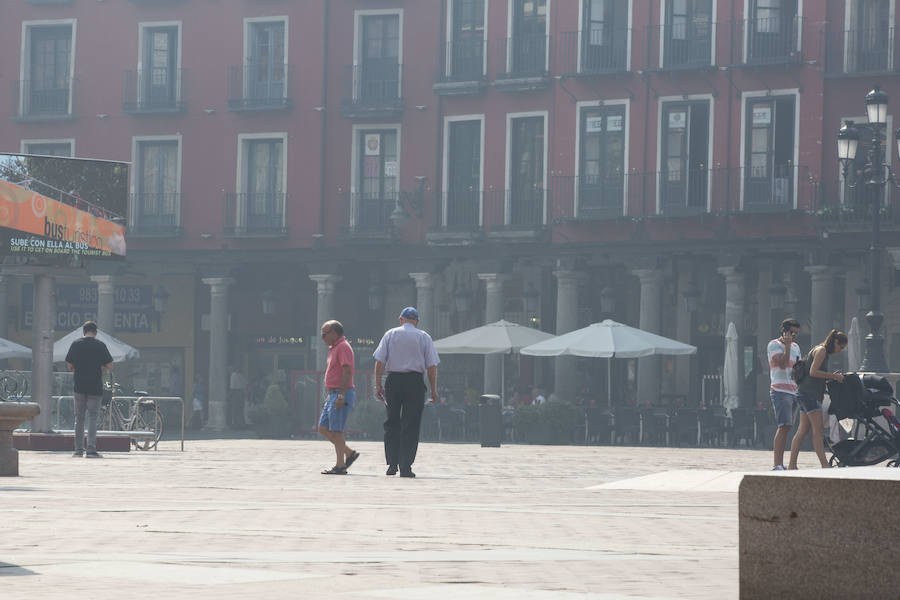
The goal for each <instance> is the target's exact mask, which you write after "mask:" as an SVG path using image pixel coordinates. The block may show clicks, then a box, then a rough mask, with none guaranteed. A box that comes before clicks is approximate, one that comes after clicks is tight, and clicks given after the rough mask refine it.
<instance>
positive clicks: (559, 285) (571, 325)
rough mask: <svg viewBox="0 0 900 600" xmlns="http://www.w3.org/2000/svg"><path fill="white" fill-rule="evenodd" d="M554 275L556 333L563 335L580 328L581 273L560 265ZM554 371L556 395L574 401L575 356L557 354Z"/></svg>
mask: <svg viewBox="0 0 900 600" xmlns="http://www.w3.org/2000/svg"><path fill="white" fill-rule="evenodd" d="M553 275H554V276H555V277H556V334H557V335H561V334H563V333H569V332H570V331H574V330H575V329H577V328H578V280H579V274H578V272H577V271H573V270H570V269H566V268H562V267H560V268H557V269H556V270H555V271H553ZM554 372H555V376H554V379H555V382H556V383H555V386H554V387H555V389H554V391H555V392H556V395H557V396H558V397H559V398H560V399H561V400H569V401H570V402H574V401H575V391H576V389H575V384H576V381H575V357H573V356H557V357H556V362H555V365H554ZM538 383H539V384H540V382H538ZM545 391H547V392H549V390H545Z"/></svg>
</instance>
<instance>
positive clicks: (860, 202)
mask: <svg viewBox="0 0 900 600" xmlns="http://www.w3.org/2000/svg"><path fill="white" fill-rule="evenodd" d="M885 192H887V193H888V197H887V198H885ZM816 199H817V203H816V204H815V205H814V206H812V209H813V211H814V213H815V215H816V217H817V218H818V220H819V223H821V224H822V225H823V226H825V227H828V228H833V229H841V230H848V231H858V232H869V231H871V229H872V216H873V215H872V207H873V206H877V205H878V204H879V203H880V204H881V226H882V227H884V228H886V229H898V228H900V194H898V193H897V191H896V190H893V189H891V188H890V187H889V186H888V187H887V189H885V188H882V187H877V188H874V189H873V188H870V187H867V186H865V185H860V186H859V187H856V188H851V187H850V186H848V185H846V184H844V182H843V181H841V180H840V177H839V176H838V175H837V174H835V175H834V176H833V177H831V178H830V179H828V180H827V181H825V182H822V183H821V184H820V192H819V194H817V197H816Z"/></svg>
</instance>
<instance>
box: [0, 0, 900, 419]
mask: <svg viewBox="0 0 900 600" xmlns="http://www.w3.org/2000/svg"><path fill="white" fill-rule="evenodd" d="M895 23H896V11H895V2H894V0H829V1H828V2H810V1H809V0H733V1H732V0H729V1H727V2H725V1H721V0H650V1H641V2H638V1H635V0H630V1H629V0H616V1H613V0H577V1H576V0H571V1H565V2H564V1H563V0H428V1H421V0H420V1H416V2H411V1H408V0H407V1H403V0H393V1H389V0H332V1H327V0H298V1H288V0H266V1H261V0H244V1H238V2H234V3H229V5H228V6H227V7H226V6H216V7H215V8H214V9H213V8H211V7H209V6H206V5H204V4H203V3H201V2H198V1H196V0H187V1H183V2H150V1H148V0H130V1H126V0H117V1H115V2H105V3H102V4H97V3H88V2H85V1H84V0H71V1H68V2H59V1H56V2H42V1H40V0H30V1H25V2H20V3H16V4H15V5H14V6H10V7H7V8H5V9H4V19H3V24H2V25H0V30H2V33H3V35H2V38H0V39H3V40H5V42H3V49H4V51H3V52H2V53H0V76H2V81H3V85H4V86H6V87H7V89H8V90H9V93H7V94H5V95H0V98H6V101H5V102H2V101H0V106H3V107H4V109H5V110H3V111H2V112H3V113H6V114H8V115H9V116H10V118H9V119H8V120H7V121H6V123H5V124H4V125H3V126H2V127H0V149H3V150H5V151H25V152H32V153H61V154H70V155H75V156H85V157H95V158H109V159H117V160H129V161H131V162H132V164H133V168H132V189H131V191H132V203H131V207H130V210H131V213H130V222H129V230H130V238H129V262H128V263H127V266H126V268H124V269H118V270H116V271H106V270H104V271H103V272H100V271H99V270H98V271H96V272H94V271H92V274H93V276H95V277H97V276H98V275H99V276H100V277H112V278H113V280H114V281H115V282H116V285H117V284H119V283H121V284H122V285H124V284H126V283H128V282H132V281H137V280H141V281H148V282H151V283H152V284H153V285H154V286H156V288H155V289H157V290H158V289H159V286H160V285H161V286H163V287H165V289H166V290H167V293H169V294H172V293H177V294H180V295H178V297H177V300H178V306H177V310H179V311H183V312H185V313H186V314H188V315H189V316H190V319H188V322H189V323H190V325H189V326H188V327H184V326H179V327H175V326H173V325H166V324H167V323H169V322H170V321H171V319H170V318H169V317H166V316H162V317H161V318H160V322H161V323H162V325H160V327H159V331H157V332H151V333H148V334H143V333H141V334H139V333H135V334H134V336H133V337H130V338H129V335H128V334H127V333H123V337H125V338H126V339H129V341H133V342H134V343H135V344H136V345H139V346H141V347H145V348H149V349H153V348H156V349H158V355H159V356H160V357H161V358H160V360H159V363H160V364H161V365H162V364H163V363H165V360H166V359H165V358H164V356H167V354H166V352H164V351H163V349H165V348H176V349H178V353H180V354H179V355H180V356H181V357H182V358H181V359H180V363H179V365H180V367H181V368H182V369H183V371H182V372H183V373H185V375H186V378H187V380H188V382H190V381H191V380H192V379H194V378H196V376H198V375H199V376H200V377H201V378H203V379H206V378H207V377H209V386H210V390H211V391H214V390H215V389H216V386H222V385H224V383H223V382H224V374H223V373H222V371H223V370H224V364H223V361H228V362H230V363H234V364H237V365H239V366H240V367H241V368H242V369H243V370H244V371H245V372H247V373H248V374H249V375H250V376H251V378H253V377H254V376H255V375H257V374H267V373H271V372H275V373H278V371H282V372H284V377H285V378H286V379H287V378H291V377H292V375H291V373H295V375H294V376H293V377H294V379H292V380H296V381H301V380H302V377H303V375H302V372H304V371H310V370H314V369H315V367H316V364H317V362H316V361H319V362H321V360H322V356H323V354H322V350H323V349H322V348H321V347H319V346H321V344H318V341H317V339H316V331H317V323H318V322H321V321H322V320H324V319H325V318H331V317H334V316H337V318H339V319H341V320H342V321H344V322H345V325H347V326H348V330H349V331H351V332H353V333H354V337H355V338H358V342H359V345H360V346H361V347H364V346H365V342H366V340H371V339H377V337H378V336H379V335H380V333H381V331H382V330H383V329H384V328H385V327H388V326H390V325H391V323H392V322H393V320H394V318H395V313H396V312H397V311H398V310H399V308H400V307H402V306H404V305H406V304H413V303H415V304H417V305H418V306H419V308H420V311H421V312H422V313H423V326H424V327H425V328H426V329H428V330H429V331H431V332H432V334H433V335H434V336H435V337H442V336H444V335H448V334H451V333H453V332H455V331H459V330H461V329H463V328H465V327H468V326H474V325H477V324H480V323H483V322H490V321H495V320H497V319H499V318H501V317H503V318H507V319H510V320H518V321H521V322H529V323H532V324H534V325H538V326H540V327H542V328H544V329H546V330H548V331H555V332H565V331H568V330H571V329H574V328H577V327H580V326H583V325H586V324H588V323H590V322H594V321H598V320H601V319H603V318H613V319H615V320H618V321H622V322H626V323H629V324H633V325H637V326H640V327H642V328H644V329H648V330H651V331H657V332H659V333H661V334H663V335H667V336H670V337H674V338H677V339H680V340H682V341H686V342H690V343H693V344H695V345H697V346H698V347H699V349H700V351H699V353H698V355H697V356H696V357H694V358H679V359H677V360H669V359H665V360H660V359H658V358H647V359H641V360H639V361H637V363H636V364H631V363H628V362H623V364H620V365H617V366H616V369H617V370H618V373H617V374H616V376H615V381H616V385H615V386H614V395H615V397H614V398H612V399H611V400H612V401H613V403H616V402H625V401H639V402H653V403H658V402H667V401H671V400H673V399H675V398H677V397H682V398H683V399H684V400H685V401H686V402H688V403H697V402H700V401H701V399H703V398H705V399H706V401H707V402H709V401H711V400H712V398H714V397H717V396H718V394H719V391H718V387H717V386H715V385H712V386H711V387H709V389H704V384H703V382H704V381H714V380H715V378H714V377H707V378H704V376H705V375H713V376H715V375H716V374H717V373H718V371H719V370H720V369H721V365H722V360H723V354H724V350H723V348H724V339H723V336H724V332H725V329H726V327H727V325H728V324H729V323H730V322H734V323H735V325H736V328H737V330H738V332H739V335H740V338H741V345H742V346H743V347H744V349H745V350H744V352H743V353H742V356H743V359H742V360H743V371H744V375H745V386H744V389H743V391H742V394H741V402H743V403H745V404H750V403H753V402H755V401H756V400H763V399H765V396H766V389H767V384H766V381H767V373H766V372H765V369H764V362H765V361H764V360H762V361H761V360H760V356H761V355H762V349H764V346H765V343H766V342H767V341H768V340H769V339H770V338H772V337H774V336H775V335H776V334H777V331H776V329H777V323H779V322H780V320H781V319H782V318H784V317H785V316H787V315H794V316H797V317H799V318H800V319H801V321H804V322H805V323H807V325H808V326H807V327H805V328H804V334H805V339H804V340H803V341H804V342H805V343H804V344H803V346H804V347H808V346H809V344H810V342H812V341H818V340H820V339H822V338H824V336H825V334H826V333H827V331H829V330H830V329H831V328H832V327H838V328H842V329H845V330H846V329H847V328H849V321H850V318H852V317H853V316H861V315H862V314H864V312H865V310H866V309H867V308H868V307H867V306H866V305H865V304H866V302H865V297H866V294H865V293H863V291H864V290H865V288H866V282H867V281H870V280H871V279H872V276H871V273H869V272H868V270H869V267H868V264H869V261H868V259H867V250H868V246H869V243H870V238H871V216H872V212H871V199H870V198H869V197H867V196H865V194H863V193H861V190H858V189H854V188H851V187H849V186H848V185H846V183H845V182H844V181H843V179H842V177H841V174H840V168H839V165H838V161H837V158H836V153H835V140H836V132H837V130H838V128H839V127H840V124H841V122H842V120H844V119H851V118H855V120H856V121H857V122H864V121H865V118H864V109H865V107H864V103H863V97H864V95H865V94H866V92H868V91H869V90H870V89H871V88H872V87H873V86H874V85H876V84H878V85H880V86H881V87H882V89H884V90H886V91H887V92H888V93H889V94H890V95H891V96H892V97H895V98H896V97H900V85H898V82H900V78H898V76H897V72H898V63H897V61H898V59H900V55H898V48H897V44H896V42H895V40H894V35H893V34H894V30H895ZM863 131H864V133H865V132H866V131H869V130H868V129H865V128H863ZM892 131H893V120H892V118H891V115H889V119H888V126H887V135H886V139H885V140H884V143H885V144H886V146H885V147H886V148H887V149H890V148H892V147H893V146H894V136H893V133H892ZM864 137H865V136H864ZM868 143H869V144H871V142H868ZM863 146H865V144H863ZM860 154H861V155H862V154H863V153H860ZM888 155H889V156H891V158H890V163H891V164H895V163H896V161H897V158H896V156H895V155H893V152H889V153H888ZM896 197H897V193H896V192H894V193H890V191H889V192H888V194H887V195H886V197H885V200H884V208H883V214H884V215H885V218H884V221H885V222H884V224H883V227H884V228H885V231H884V232H883V238H884V242H883V243H884V244H885V246H886V247H887V248H888V251H886V252H885V253H884V256H883V257H882V260H881V261H880V265H881V268H882V269H883V272H882V277H881V282H882V283H883V289H882V298H883V300H882V308H883V309H884V310H885V312H886V317H887V321H886V330H885V337H886V341H887V346H888V355H889V360H890V361H891V363H890V366H891V367H892V368H893V370H900V364H898V363H900V339H898V338H897V334H896V333H894V332H896V331H897V324H898V323H900V314H897V313H896V309H894V308H893V307H894V306H895V305H896V304H897V303H896V302H894V300H895V299H896V298H895V295H894V286H893V279H894V272H895V270H896V268H898V267H900V250H898V249H897V248H898V247H900V236H898V235H897V228H896V224H897V220H896V219H897V217H896V215H897V212H896V210H894V207H895V206H896ZM103 281H106V282H108V281H110V280H109V279H104V280H103ZM482 282H483V283H482ZM10 289H11V290H12V291H11V292H10V294H11V296H10V297H11V298H12V299H13V300H11V304H12V305H15V298H16V294H17V293H18V292H17V291H16V290H17V289H18V288H16V287H15V284H14V286H13V287H12V288H10ZM858 292H859V293H858ZM869 296H871V294H869ZM217 299H218V300H217ZM174 300H175V298H172V297H171V296H170V302H169V306H168V307H167V309H166V311H165V312H166V314H169V313H171V312H172V311H173V310H175V309H176V307H175V306H174V304H175V303H174ZM216 302H223V303H225V305H226V306H227V309H225V310H224V312H223V309H222V307H221V306H216ZM157 308H159V307H157ZM156 312H157V313H159V312H160V311H158V310H157V311H156ZM215 315H220V317H216V316H215ZM221 315H227V316H229V320H228V321H222V320H221ZM158 316H159V315H158ZM217 318H219V321H216V319H217ZM226 323H230V325H228V324H226ZM217 328H219V331H218V332H217V333H212V334H211V332H213V331H216V329H217ZM222 328H224V329H222ZM10 336H11V337H15V335H14V332H13V333H10ZM211 337H212V338H214V340H211V339H210V338H211ZM310 338H311V339H310ZM216 340H219V341H221V340H226V341H227V347H228V352H227V354H226V355H225V356H224V357H223V355H222V354H221V352H217V351H216V350H215V347H216V346H217V343H218V345H221V344H220V342H216ZM211 348H212V350H211ZM150 355H151V356H154V354H153V352H152V350H151V352H150ZM314 355H315V356H316V358H314ZM493 360H496V359H488V360H487V361H486V363H485V373H486V375H485V377H484V380H483V381H482V380H481V375H480V373H479V374H478V375H477V377H476V378H475V379H473V377H472V376H471V375H465V374H464V373H463V371H464V367H463V365H462V364H460V365H457V367H458V368H457V370H456V371H454V368H455V367H454V365H453V364H452V361H451V364H449V365H448V372H449V373H451V374H452V376H450V377H448V378H447V379H446V380H445V381H444V383H445V384H446V386H447V388H448V390H450V392H451V393H456V394H459V393H461V391H462V390H464V389H466V388H476V389H479V390H480V389H482V388H484V389H488V390H490V391H499V389H500V384H499V378H498V376H497V375H496V374H495V373H497V372H498V370H497V369H495V368H494V367H495V366H496V365H495V363H494V362H492V361H493ZM479 364H480V363H479ZM363 366H365V365H363ZM153 368H156V367H153ZM160 368H162V369H163V370H164V369H165V366H163V367H160ZM151 370H152V368H151ZM605 377H606V375H605V369H598V368H596V366H595V365H593V363H591V362H590V361H584V362H574V359H560V360H557V361H555V362H553V363H550V362H547V363H546V364H542V363H538V364H537V365H535V366H534V368H528V367H527V366H525V367H524V368H523V369H522V370H521V372H519V373H518V374H517V375H515V376H514V377H513V380H512V381H510V382H509V384H508V386H507V389H512V388H513V387H515V386H522V385H527V384H536V385H543V386H545V387H547V388H549V389H555V390H556V391H557V393H558V395H560V396H563V397H569V398H574V397H575V396H576V392H577V390H581V389H585V390H587V392H586V393H588V394H591V395H594V396H597V399H598V400H599V401H600V402H604V401H607V400H608V399H607V398H606V397H605V396H606V392H605V390H606V389H607V386H606V381H605ZM301 387H302V386H301ZM294 389H295V390H296V389H299V388H297V387H296V386H294ZM292 393H293V392H292ZM296 393H297V394H298V395H299V394H303V393H305V392H303V391H297V392H296ZM720 400H721V399H720ZM295 401H296V402H297V403H302V402H305V400H300V399H299V396H298V398H297V399H295ZM313 402H314V401H313Z"/></svg>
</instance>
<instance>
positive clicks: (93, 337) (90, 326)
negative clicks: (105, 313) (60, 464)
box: [66, 321, 113, 458]
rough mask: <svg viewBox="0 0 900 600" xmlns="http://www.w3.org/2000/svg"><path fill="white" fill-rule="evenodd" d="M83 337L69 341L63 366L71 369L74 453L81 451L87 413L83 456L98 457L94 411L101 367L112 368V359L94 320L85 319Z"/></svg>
mask: <svg viewBox="0 0 900 600" xmlns="http://www.w3.org/2000/svg"><path fill="white" fill-rule="evenodd" d="M81 332H82V333H83V334H84V337H83V338H81V339H79V340H75V341H74V342H72V345H71V346H69V352H68V354H66V366H67V367H68V368H69V370H70V371H73V372H74V373H75V454H74V455H73V456H81V455H82V453H83V452H84V415H85V412H86V413H87V428H88V435H87V452H86V453H84V455H85V456H86V457H87V458H100V455H99V454H98V453H97V413H98V412H99V411H100V399H101V398H102V397H103V377H102V373H103V371H102V369H106V370H107V371H112V368H113V359H112V356H111V355H110V354H109V348H107V347H106V344H104V343H103V342H101V341H100V340H98V339H97V324H96V323H94V322H93V321H87V322H86V323H85V324H84V325H83V326H82V327H81Z"/></svg>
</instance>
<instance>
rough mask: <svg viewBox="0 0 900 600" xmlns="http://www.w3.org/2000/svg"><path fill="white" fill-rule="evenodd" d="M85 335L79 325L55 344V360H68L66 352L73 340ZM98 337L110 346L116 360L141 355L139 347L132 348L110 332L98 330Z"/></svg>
mask: <svg viewBox="0 0 900 600" xmlns="http://www.w3.org/2000/svg"><path fill="white" fill-rule="evenodd" d="M83 336H84V334H83V333H82V331H81V327H79V328H78V329H76V330H74V331H72V332H71V333H68V334H66V335H65V336H63V337H62V338H60V339H59V340H58V341H57V342H56V343H55V344H53V362H64V361H65V360H66V354H67V353H68V352H69V346H71V345H72V342H74V341H75V340H77V339H80V338H82V337H83ZM97 339H98V340H100V341H101V342H103V343H104V344H106V347H107V348H109V353H110V355H111V356H112V357H113V361H115V362H121V361H123V360H128V359H129V358H137V357H139V356H140V355H141V353H140V352H138V351H137V349H135V348H132V347H131V346H129V345H128V344H126V343H125V342H123V341H122V340H119V339H116V338H114V337H113V336H111V335H109V334H108V333H104V332H102V331H97Z"/></svg>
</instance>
